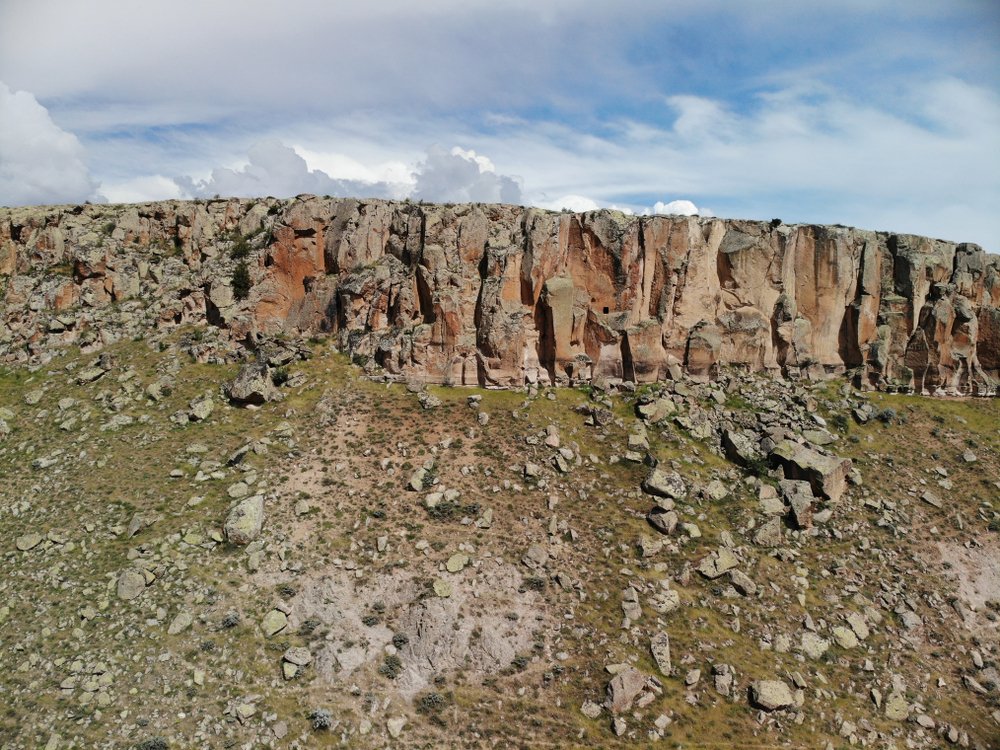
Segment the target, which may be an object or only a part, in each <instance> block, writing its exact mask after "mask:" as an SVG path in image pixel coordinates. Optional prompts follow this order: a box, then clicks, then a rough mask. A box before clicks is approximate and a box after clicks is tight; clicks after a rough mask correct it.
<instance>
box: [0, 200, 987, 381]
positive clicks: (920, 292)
mask: <svg viewBox="0 0 1000 750" xmlns="http://www.w3.org/2000/svg"><path fill="white" fill-rule="evenodd" d="M234 248H235V249H236V252H234ZM242 254H246V260H245V262H246V263H247V264H248V268H249V271H250V278H251V282H252V286H251V288H250V292H249V295H248V296H247V298H246V299H237V297H238V296H239V295H238V294H234V289H233V286H232V283H231V279H232V271H233V267H234V265H235V264H236V263H237V262H239V261H237V260H234V258H233V256H234V255H242ZM192 323H193V324H197V325H207V326H208V327H209V328H208V329H207V330H210V331H211V332H212V334H213V336H212V337H211V340H212V342H213V343H212V345H211V346H208V345H205V346H199V345H198V343H197V342H195V343H193V345H192V350H193V352H194V353H195V354H196V356H201V357H203V358H210V357H213V356H220V355H221V356H225V354H226V346H229V347H233V346H235V345H238V344H250V345H252V344H253V342H255V341H257V340H259V339H260V338H261V337H269V336H274V335H279V334H300V333H301V334H307V335H314V334H329V335H333V336H336V337H337V338H338V340H339V343H340V345H341V346H342V347H343V348H344V349H345V350H346V351H347V352H349V353H350V354H352V355H353V356H354V357H355V358H356V359H359V360H361V361H365V362H370V363H372V364H373V365H378V366H381V367H382V368H384V370H385V371H387V372H388V373H390V374H396V375H400V376H405V377H408V378H413V379H418V380H425V381H429V382H445V383H453V384H480V385H499V386H511V385H521V384H523V383H525V382H551V383H575V382H582V381H588V380H590V379H592V378H608V379H615V378H621V379H624V380H630V381H635V382H649V381H655V380H662V379H666V378H678V377H680V376H681V375H682V374H687V375H688V376H690V377H693V378H696V379H709V378H711V377H713V375H714V374H715V373H716V372H717V371H718V369H719V368H720V367H723V366H734V367H740V368H745V369H749V370H753V371H772V372H775V373H781V374H783V375H786V376H793V377H794V376H807V377H822V376H826V375H830V374H838V373H845V372H848V371H852V374H854V375H855V376H856V377H857V378H858V380H859V382H860V384H862V385H864V386H872V387H877V388H890V389H895V388H902V389H914V390H916V391H918V392H926V393H959V392H960V393H973V394H980V395H987V394H989V395H992V394H995V392H996V383H997V381H998V379H1000V257H998V256H994V255H987V254H985V253H984V252H983V250H982V249H981V248H979V247H978V246H976V245H973V244H968V243H964V244H956V243H951V242H944V241H940V240H933V239H928V238H925V237H916V236H912V235H900V234H887V233H882V232H871V231H864V230H859V229H850V228H845V227H840V226H810V225H794V226H790V225H786V224H783V223H781V222H780V221H777V220H775V221H772V222H769V223H768V222H756V221H737V220H724V219H716V218H697V217H690V218H689V217H665V216H657V217H641V218H640V217H630V216H625V215H623V214H620V213H617V212H614V211H597V212H590V213H584V214H569V213H553V212H548V211H541V210H537V209H531V208H523V207H518V206H507V205H482V204H472V205H458V206H440V205H417V204H413V203H393V202H386V201H357V200H343V199H329V198H318V197H314V196H300V197H298V198H296V199H293V200H287V201H282V200H274V199H265V200H258V201H253V200H251V201H247V200H235V199H233V200H213V201H208V202H159V203H150V204H144V205H128V206H96V205H86V206H55V207H44V208H19V209H0V361H6V362H26V361H36V362H39V361H44V360H45V359H46V358H47V357H48V356H49V352H50V351H51V350H52V349H53V348H56V347H59V346H64V345H69V344H77V345H80V346H83V347H84V348H85V349H92V348H98V347H100V346H101V345H103V344H106V343H108V342H110V341H113V340H115V339H117V338H121V337H123V336H129V337H139V336H152V335H155V333H154V332H155V331H162V330H165V329H170V328H172V327H174V326H177V325H181V324H192ZM220 342H221V343H220ZM230 350H231V349H230Z"/></svg>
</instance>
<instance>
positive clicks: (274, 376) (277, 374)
mask: <svg viewBox="0 0 1000 750" xmlns="http://www.w3.org/2000/svg"><path fill="white" fill-rule="evenodd" d="M289 377H291V376H290V375H289V374H288V368H287V367H278V368H275V370H274V372H272V373H271V382H272V383H274V384H275V385H276V386H282V385H284V384H285V383H287V382H288V378H289Z"/></svg>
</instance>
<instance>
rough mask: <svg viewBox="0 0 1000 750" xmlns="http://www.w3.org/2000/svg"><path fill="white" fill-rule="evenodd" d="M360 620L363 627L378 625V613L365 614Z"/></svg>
mask: <svg viewBox="0 0 1000 750" xmlns="http://www.w3.org/2000/svg"><path fill="white" fill-rule="evenodd" d="M361 622H362V624H363V625H365V627H369V628H371V627H374V626H376V625H378V622H379V619H378V615H365V616H364V617H362V618H361Z"/></svg>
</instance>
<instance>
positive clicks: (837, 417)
mask: <svg viewBox="0 0 1000 750" xmlns="http://www.w3.org/2000/svg"><path fill="white" fill-rule="evenodd" d="M830 424H832V425H833V428H834V429H835V430H837V431H838V432H847V430H848V429H849V427H850V422H848V421H847V417H846V416H844V415H843V414H834V415H833V416H832V417H830Z"/></svg>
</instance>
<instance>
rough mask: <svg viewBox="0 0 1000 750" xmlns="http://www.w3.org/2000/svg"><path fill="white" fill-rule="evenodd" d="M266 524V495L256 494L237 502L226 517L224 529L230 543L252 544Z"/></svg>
mask: <svg viewBox="0 0 1000 750" xmlns="http://www.w3.org/2000/svg"><path fill="white" fill-rule="evenodd" d="M263 525H264V496H263V495H254V496H252V497H248V498H246V499H244V500H241V501H240V502H239V503H237V504H236V505H235V506H234V507H233V509H232V510H231V511H229V516H228V517H227V518H226V525H225V527H224V531H225V533H226V539H228V540H229V542H230V544H250V542H252V541H253V540H254V539H256V538H257V537H258V536H260V530H261V528H262V527H263Z"/></svg>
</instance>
